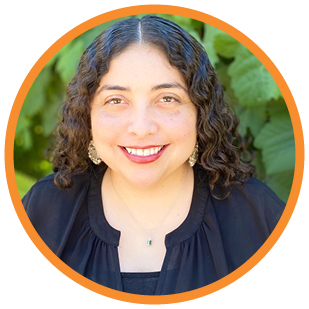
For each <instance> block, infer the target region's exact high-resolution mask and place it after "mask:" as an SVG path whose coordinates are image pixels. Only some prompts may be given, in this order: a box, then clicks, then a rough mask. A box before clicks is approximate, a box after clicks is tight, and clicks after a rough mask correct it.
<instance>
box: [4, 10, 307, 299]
mask: <svg viewBox="0 0 309 309" xmlns="http://www.w3.org/2000/svg"><path fill="white" fill-rule="evenodd" d="M156 13H162V14H173V15H179V16H184V17H188V18H192V19H196V20H199V21H201V22H203V23H207V24H210V25H212V26H214V27H216V28H219V29H220V30H222V31H224V32H226V33H227V34H229V35H230V36H232V37H234V38H235V39H236V40H237V41H239V42H240V43H241V44H243V45H244V46H245V47H247V48H248V49H249V50H250V51H251V52H252V53H253V54H254V55H255V56H256V57H257V58H258V59H259V60H260V61H261V62H262V63H263V65H264V66H265V67H266V69H267V70H268V71H269V73H270V74H271V75H272V77H273V78H274V80H275V81H276V83H277V85H278V87H279V89H280V91H281V93H282V95H283V97H284V99H285V102H286V104H287V107H288V110H289V113H290V117H291V121H292V125H293V130H294V139H295V152H296V156H295V172H294V179H293V184H292V188H291V192H290V196H289V199H288V202H287V205H286V208H285V210H284V212H283V214H282V217H281V219H280V221H279V222H278V224H277V226H276V228H275V229H274V231H273V232H272V233H271V235H270V236H269V238H268V239H267V240H266V242H265V243H264V244H263V245H262V247H261V248H260V249H259V250H258V251H257V252H256V253H255V254H254V255H253V256H252V257H251V258H250V259H249V260H248V261H247V262H245V263H244V264H243V265H242V266H240V267H239V268H237V269H236V270H235V271H233V272H232V273H230V274H229V275H227V276H226V277H224V278H222V279H220V280H218V281H216V282H214V283H212V284H209V285H207V286H205V287H202V288H199V289H196V290H193V291H189V292H185V293H180V294H174V295H162V296H143V295H135V294H129V293H124V292H119V291H116V290H113V289H110V288H107V287H104V286H102V285H100V284H97V283H95V282H93V281H91V280H89V279H87V278H85V277H84V276H82V275H80V274H79V273H77V272H76V271H74V270H73V269H72V268H70V267H69V266H68V265H66V264H65V263H64V262H63V261H61V260H60V259H59V258H58V257H57V256H56V255H55V254H54V253H53V252H52V251H51V250H50V249H49V247H47V245H46V244H45V243H44V242H43V240H42V239H41V238H40V236H39V235H38V233H37V232H36V230H35V229H34V228H33V226H32V224H31V222H30V220H29V218H28V216H27V214H26V212H25V210H24V207H23V205H22V202H21V200H20V197H19V193H18V188H17V184H16V179H15V171H14V155H13V150H14V137H15V130H16V125H17V121H18V117H19V113H20V110H21V107H22V105H23V102H24V100H25V97H26V95H27V93H28V91H29V89H30V87H31V85H32V83H33V82H34V80H35V79H36V77H37V76H38V74H39V73H40V71H41V70H42V69H43V68H44V66H45V65H46V64H47V63H48V61H49V60H50V59H51V58H52V57H53V56H54V55H55V54H56V53H57V52H58V51H59V50H60V49H61V48H62V47H64V46H65V45H66V44H67V43H69V42H70V41H71V40H73V39H74V38H75V37H77V36H78V35H80V34H82V33H83V32H85V31H87V30H89V29H91V28H93V27H95V26H97V25H99V24H102V23H105V22H108V21H110V20H113V19H117V18H121V17H126V16H129V15H137V14H156ZM5 168H6V176H7V182H8V187H9V191H10V195H11V199H12V202H13V205H14V207H15V210H16V213H17V215H18V217H19V219H20V221H21V223H22V225H23V227H24V229H25V230H26V232H27V234H28V236H29V237H30V239H31V240H32V241H33V243H34V244H35V245H36V247H37V248H38V249H39V250H40V251H41V253H42V254H43V255H44V256H45V257H46V258H47V259H48V260H49V261H50V262H51V263H52V264H53V265H54V266H55V267H56V268H58V270H60V271H61V272H62V273H64V274H65V275H66V276H68V277H69V278H71V279H72V280H74V281H75V282H77V283H78V284H80V285H82V286H84V287H86V288H87V289H89V290H92V291H94V292H96V293H98V294H101V295H104V296H107V297H110V298H113V299H117V300H122V301H127V302H132V303H140V304H169V303H177V302H183V301H188V300H191V299H195V298H198V297H202V296H205V295H208V294H211V293H213V292H215V291H217V290H220V289H222V288H224V287H226V286H227V285H229V284H231V283H232V282H234V281H236V280H237V279H239V278H240V277H242V276H243V275H244V274H246V273H247V272H248V271H249V270H251V269H252V268H253V267H254V266H255V265H256V264H257V263H258V262H259V261H261V260H262V258H263V257H264V256H265V255H266V254H267V253H268V252H269V251H270V249H271V248H272V247H273V246H274V244H275V243H276V241H277V240H278V239H279V237H280V236H281V234H282V233H283V231H284V229H285V227H286V225H287V224H288V222H289V220H290V218H291V216H292V213H293V211H294V208H295V205H296V202H297V199H298V195H299V192H300V188H301V183H302V177H303V170H304V139H303V131H302V126H301V121H300V117H299V113H298V110H297V107H296V104H295V102H294V99H293V96H292V94H291V92H290V89H289V87H288V85H287V84H286V82H285V80H284V78H283V77H282V75H281V73H280V72H279V70H278V69H277V67H276V66H275V65H274V63H273V62H272V61H271V60H270V59H269V57H268V56H267V55H266V54H265V53H264V52H263V51H262V50H261V49H260V48H259V47H258V46H257V45H256V44H255V43H254V42H253V41H252V40H250V39H249V38H248V37H247V36H245V35H244V34H243V33H242V32H240V31H239V30H237V29H235V28H234V27H232V26H231V25H229V24H227V23H225V22H223V21H222V20H220V19H217V18H215V17H213V16H210V15H208V14H205V13H202V12H199V11H196V10H192V9H188V8H182V7H177V6H169V5H140V6H133V7H126V8H121V9H117V10H114V11H110V12H107V13H104V14H102V15H98V16H96V17H94V18H92V19H90V20H88V21H86V22H84V23H82V24H80V25H79V26H77V27H75V28H74V29H72V30H70V31H69V32H67V33H66V34H65V35H63V36H62V37H61V38H60V39H59V40H57V41H56V42H55V43H54V44H53V45H52V46H51V47H50V48H49V49H48V50H47V51H46V52H45V53H44V54H43V55H42V56H41V57H40V58H39V60H38V61H37V62H36V63H35V65H34V66H33V67H32V69H31V70H30V72H29V73H28V75H27V77H26V78H25V80H24V82H23V83H22V85H21V87H20V89H19V91H18V94H17V96H16V99H15V102H14V104H13V107H12V110H11V114H10V117H9V121H8V126H7V133H6V141H5Z"/></svg>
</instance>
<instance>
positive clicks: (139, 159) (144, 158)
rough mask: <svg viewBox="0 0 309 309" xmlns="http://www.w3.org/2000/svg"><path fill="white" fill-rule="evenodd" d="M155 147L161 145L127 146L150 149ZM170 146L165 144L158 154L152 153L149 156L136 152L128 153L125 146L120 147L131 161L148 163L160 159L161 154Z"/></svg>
mask: <svg viewBox="0 0 309 309" xmlns="http://www.w3.org/2000/svg"><path fill="white" fill-rule="evenodd" d="M155 147H159V146H144V147H140V146H137V147H136V146H130V147H126V148H131V149H149V148H155ZM167 147H168V145H164V146H163V148H162V149H161V150H160V151H159V152H158V153H156V154H152V155H148V156H139V155H136V154H131V153H128V151H127V150H126V149H125V147H121V146H119V148H120V149H121V150H122V152H123V153H124V155H125V156H126V157H127V158H128V159H129V160H130V161H131V162H134V163H137V164H147V163H152V162H154V161H156V160H158V159H159V158H160V157H161V155H162V154H163V152H164V151H165V149H166V148H167Z"/></svg>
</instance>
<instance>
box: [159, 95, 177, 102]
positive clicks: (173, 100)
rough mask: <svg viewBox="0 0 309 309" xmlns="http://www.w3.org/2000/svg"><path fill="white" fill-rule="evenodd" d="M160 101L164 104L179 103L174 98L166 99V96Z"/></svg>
mask: <svg viewBox="0 0 309 309" xmlns="http://www.w3.org/2000/svg"><path fill="white" fill-rule="evenodd" d="M161 101H162V102H164V103H172V102H178V103H180V101H179V100H177V99H176V98H174V97H168V96H166V97H163V98H162V99H161Z"/></svg>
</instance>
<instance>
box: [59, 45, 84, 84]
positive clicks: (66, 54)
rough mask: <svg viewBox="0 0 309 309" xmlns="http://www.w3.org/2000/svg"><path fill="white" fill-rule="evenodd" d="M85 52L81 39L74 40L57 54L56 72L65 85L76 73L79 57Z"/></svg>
mask: <svg viewBox="0 0 309 309" xmlns="http://www.w3.org/2000/svg"><path fill="white" fill-rule="evenodd" d="M84 50H85V45H84V42H83V41H82V40H81V39H74V40H73V41H71V42H70V43H68V44H67V45H65V46H64V47H63V48H62V49H61V50H60V51H59V52H58V61H57V63H56V71H57V72H58V73H59V75H60V76H61V79H62V80H63V82H64V83H65V84H68V83H69V82H70V81H71V79H72V78H73V76H74V75H75V73H76V68H77V65H78V63H79V60H80V57H81V55H82V53H83V52H84Z"/></svg>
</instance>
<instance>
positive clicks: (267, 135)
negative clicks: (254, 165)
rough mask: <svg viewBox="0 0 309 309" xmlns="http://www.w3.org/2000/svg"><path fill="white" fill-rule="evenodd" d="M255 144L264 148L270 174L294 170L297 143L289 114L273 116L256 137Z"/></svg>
mask: <svg viewBox="0 0 309 309" xmlns="http://www.w3.org/2000/svg"><path fill="white" fill-rule="evenodd" d="M254 146H255V147H256V148H258V149H261V150H262V155H263V162H264V164H265V169H266V173H267V174H268V175H269V174H275V173H279V172H284V171H290V170H294V166H295V144H294V133H293V127H292V123H291V120H290V117H289V115H288V114H280V115H277V116H273V117H271V120H270V122H268V123H266V124H265V126H264V127H263V128H262V129H261V131H260V132H259V134H258V136H257V137H256V139H255V141H254Z"/></svg>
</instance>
